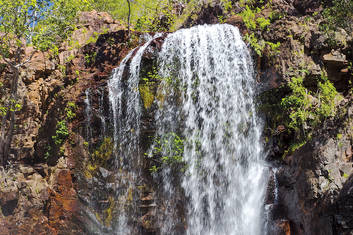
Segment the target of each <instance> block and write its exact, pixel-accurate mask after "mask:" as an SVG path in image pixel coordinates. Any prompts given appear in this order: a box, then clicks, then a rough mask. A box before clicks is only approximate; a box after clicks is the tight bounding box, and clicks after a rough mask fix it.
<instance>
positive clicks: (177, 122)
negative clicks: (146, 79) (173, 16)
mask: <svg viewBox="0 0 353 235" xmlns="http://www.w3.org/2000/svg"><path fill="white" fill-rule="evenodd" d="M159 36H160V35H155V36H154V38H157V37H159ZM154 38H150V39H149V40H148V41H147V42H146V43H145V44H144V45H143V46H141V47H139V48H137V49H134V50H133V51H131V52H130V53H129V54H128V55H127V56H126V58H125V59H124V60H123V61H122V62H121V65H120V67H119V68H117V69H115V70H114V71H113V75H112V78H111V80H110V81H109V84H108V86H109V100H110V102H111V110H112V113H113V115H112V116H113V124H114V142H115V147H116V152H117V154H116V162H117V163H116V164H117V166H118V167H119V169H120V172H121V175H120V179H119V182H118V184H119V187H120V190H118V192H117V198H124V197H125V198H131V192H133V191H134V190H135V189H136V187H137V186H138V185H140V184H141V182H139V181H140V180H141V178H142V177H141V175H142V172H141V169H142V167H143V163H142V162H143V158H149V159H151V160H153V161H154V162H156V164H157V165H156V166H153V167H154V168H153V169H151V172H152V173H151V174H152V175H153V179H154V180H156V181H158V182H159V184H158V185H159V190H160V194H161V195H163V198H164V199H165V201H164V205H163V210H162V211H163V213H160V214H158V222H159V224H160V225H161V227H160V233H161V234H180V230H178V231H179V232H178V231H177V230H176V224H182V227H183V228H185V231H184V232H185V233H186V234H190V235H197V234H205V235H213V234H214V235H217V234H219V235H221V234H224V235H232V234H234V235H258V234H264V233H265V232H264V231H265V221H264V218H265V216H264V199H265V194H266V188H267V182H268V178H269V176H268V175H269V172H268V171H269V170H268V166H267V165H266V163H265V153H264V151H263V148H262V143H261V140H260V136H261V132H262V128H263V127H262V123H261V120H260V118H259V117H258V116H257V113H256V107H255V101H254V96H255V87H256V81H255V76H254V71H253V64H252V58H251V56H250V53H249V51H248V49H247V47H246V45H245V43H244V42H243V41H242V38H241V36H240V33H239V30H238V29H237V28H235V27H233V26H230V25H226V24H224V25H203V26H196V27H192V28H190V29H181V30H179V31H177V32H175V33H172V34H169V35H168V36H167V37H166V39H165V40H164V43H163V45H162V48H161V51H160V52H159V53H158V56H157V58H158V59H157V63H158V66H157V67H156V70H157V71H156V73H157V74H156V75H155V77H157V80H158V82H159V85H158V88H157V91H156V94H157V95H156V97H155V98H154V101H153V104H154V107H157V108H156V111H155V112H154V122H155V124H154V126H155V133H154V138H153V140H152V141H151V144H150V146H149V147H148V149H147V151H146V154H144V153H143V152H142V150H141V149H140V147H139V146H141V139H142V138H141V136H140V135H142V134H141V133H142V132H141V128H142V125H141V117H142V115H143V109H144V103H143V101H142V99H141V97H140V92H141V87H140V92H139V85H141V84H140V79H141V75H140V70H141V68H142V66H141V58H142V56H143V54H144V52H145V51H146V50H148V46H149V45H150V44H151V42H152V41H153V39H154ZM128 63H129V64H128ZM125 70H128V72H127V75H126V72H125V77H124V71H125ZM126 76H127V78H126ZM150 83H152V82H150ZM161 143H162V144H161ZM145 155H147V156H145ZM181 194H182V195H183V197H184V198H185V200H183V199H181V198H180V195H181ZM178 202H179V203H178ZM180 202H182V207H183V209H182V210H180V205H179V204H180ZM131 203H134V202H131ZM131 208H133V209H129V210H127V209H126V207H124V206H122V207H121V208H120V214H119V217H118V218H117V221H116V224H118V226H116V229H115V231H114V234H134V232H133V231H136V230H134V228H133V226H134V225H133V223H131V222H129V221H130V220H131V218H129V217H131V216H132V215H134V214H135V215H136V214H138V213H139V212H138V210H139V208H138V206H137V205H136V206H131ZM178 210H179V212H178V213H177V211H178ZM180 211H182V213H183V214H184V216H183V217H184V218H185V219H182V218H180V216H179V215H180Z"/></svg>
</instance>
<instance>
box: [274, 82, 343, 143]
mask: <svg viewBox="0 0 353 235" xmlns="http://www.w3.org/2000/svg"><path fill="white" fill-rule="evenodd" d="M288 85H289V88H290V90H291V94H290V95H289V96H287V97H284V98H283V99H282V101H281V106H282V108H283V110H284V111H285V112H286V113H287V114H288V115H289V119H290V122H289V123H288V127H289V128H290V129H292V130H294V131H295V132H296V133H301V137H307V136H308V133H306V130H307V129H313V128H315V127H316V126H317V124H319V123H320V121H323V120H324V119H326V118H328V117H332V116H333V115H334V114H335V113H336V106H335V104H336V102H337V101H338V100H339V99H340V96H339V95H338V93H337V91H336V88H335V87H334V86H333V84H332V83H331V82H330V81H329V80H328V79H327V78H326V77H325V76H321V79H320V81H318V83H317V86H318V88H317V91H316V93H313V92H312V91H310V90H308V89H307V88H305V87H304V85H303V77H298V78H292V80H291V82H290V83H289V84H288ZM298 137H299V136H298Z"/></svg>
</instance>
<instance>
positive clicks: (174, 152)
mask: <svg viewBox="0 0 353 235" xmlns="http://www.w3.org/2000/svg"><path fill="white" fill-rule="evenodd" d="M183 154H184V139H183V138H182V137H180V136H179V135H177V134H176V133H174V132H169V133H167V134H165V135H163V136H161V137H155V138H154V140H153V145H152V150H151V151H150V152H149V153H145V155H146V156H147V157H149V158H152V159H153V160H154V161H156V162H158V163H159V164H158V166H157V165H153V166H152V167H151V168H150V171H151V172H157V171H158V170H159V168H160V167H162V165H169V166H171V165H176V164H180V163H183Z"/></svg>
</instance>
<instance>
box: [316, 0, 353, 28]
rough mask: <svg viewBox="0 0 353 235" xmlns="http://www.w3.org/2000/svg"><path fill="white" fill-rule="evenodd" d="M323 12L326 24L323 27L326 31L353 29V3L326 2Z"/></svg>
mask: <svg viewBox="0 0 353 235" xmlns="http://www.w3.org/2000/svg"><path fill="white" fill-rule="evenodd" d="M325 2H327V3H326V6H327V7H326V8H325V9H324V11H323V16H324V19H325V22H324V23H323V24H322V25H321V27H322V29H323V30H324V31H329V30H334V29H335V28H337V27H341V28H344V29H348V30H351V29H352V27H353V1H351V0H333V1H325Z"/></svg>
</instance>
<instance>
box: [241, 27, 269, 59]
mask: <svg viewBox="0 0 353 235" xmlns="http://www.w3.org/2000/svg"><path fill="white" fill-rule="evenodd" d="M245 41H247V42H248V43H250V45H251V47H252V48H253V49H254V51H255V52H256V54H258V55H259V56H262V52H263V50H264V48H265V46H266V44H265V42H264V41H263V40H261V41H259V40H258V39H257V38H256V36H255V34H254V33H251V34H245Z"/></svg>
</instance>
